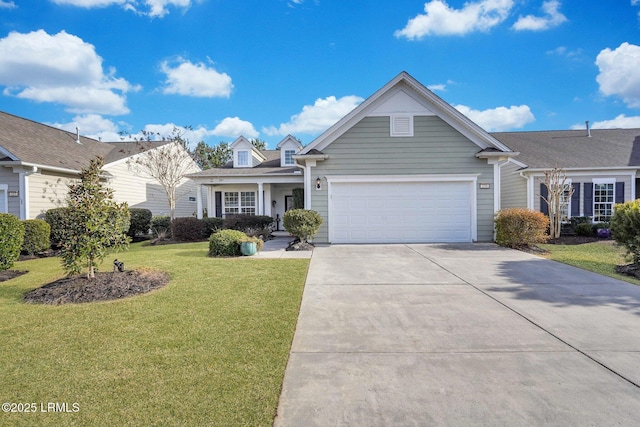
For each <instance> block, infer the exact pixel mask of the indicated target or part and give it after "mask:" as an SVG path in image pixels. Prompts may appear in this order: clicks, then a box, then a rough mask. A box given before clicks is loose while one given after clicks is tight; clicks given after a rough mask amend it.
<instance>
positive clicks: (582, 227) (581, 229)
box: [576, 222, 594, 236]
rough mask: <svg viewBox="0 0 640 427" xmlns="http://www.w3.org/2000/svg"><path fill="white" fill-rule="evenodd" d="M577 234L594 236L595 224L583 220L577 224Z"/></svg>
mask: <svg viewBox="0 0 640 427" xmlns="http://www.w3.org/2000/svg"><path fill="white" fill-rule="evenodd" d="M576 234H577V235H578V236H593V234H594V231H593V224H591V223H588V222H582V223H580V224H578V225H576Z"/></svg>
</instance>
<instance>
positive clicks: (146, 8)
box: [52, 0, 193, 18]
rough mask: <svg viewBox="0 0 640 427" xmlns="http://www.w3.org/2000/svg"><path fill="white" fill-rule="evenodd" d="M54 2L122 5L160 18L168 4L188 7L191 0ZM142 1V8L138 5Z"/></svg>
mask: <svg viewBox="0 0 640 427" xmlns="http://www.w3.org/2000/svg"><path fill="white" fill-rule="evenodd" d="M52 1H53V2H54V3H56V4H60V5H69V6H77V7H84V8H87V9H89V8H94V7H107V6H113V5H117V6H122V7H123V8H124V9H125V10H131V11H134V12H136V13H139V14H142V15H147V16H149V17H151V18H162V17H164V16H165V15H167V14H168V13H169V6H173V7H179V8H183V9H188V8H189V7H191V5H192V4H193V0H52ZM140 3H142V5H143V9H141V8H140V7H139V6H138V5H139V4H140Z"/></svg>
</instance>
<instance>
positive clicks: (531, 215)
mask: <svg viewBox="0 0 640 427" xmlns="http://www.w3.org/2000/svg"><path fill="white" fill-rule="evenodd" d="M495 223H496V243H497V244H499V245H500V246H506V247H508V248H519V247H524V246H530V245H534V244H536V243H543V242H545V241H546V240H547V238H548V235H547V229H548V228H549V217H547V216H545V215H544V214H543V213H542V212H536V211H533V210H531V209H522V208H512V209H503V210H501V211H499V212H498V213H497V214H496V218H495Z"/></svg>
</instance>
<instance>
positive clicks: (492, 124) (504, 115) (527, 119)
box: [455, 105, 536, 132]
mask: <svg viewBox="0 0 640 427" xmlns="http://www.w3.org/2000/svg"><path fill="white" fill-rule="evenodd" d="M455 109H456V110H458V111H460V112H461V113H462V114H464V115H465V116H467V117H468V118H469V119H471V120H472V121H473V122H475V123H476V124H477V125H478V126H480V127H481V128H483V129H484V130H486V131H488V132H502V131H507V130H511V129H518V128H521V127H523V126H524V125H526V124H528V123H532V122H534V121H535V120H536V119H535V117H534V115H533V113H532V112H531V109H530V108H529V106H527V105H512V106H511V107H509V108H507V107H497V108H492V109H488V110H484V111H479V110H473V109H471V108H469V107H467V106H466V105H456V106H455Z"/></svg>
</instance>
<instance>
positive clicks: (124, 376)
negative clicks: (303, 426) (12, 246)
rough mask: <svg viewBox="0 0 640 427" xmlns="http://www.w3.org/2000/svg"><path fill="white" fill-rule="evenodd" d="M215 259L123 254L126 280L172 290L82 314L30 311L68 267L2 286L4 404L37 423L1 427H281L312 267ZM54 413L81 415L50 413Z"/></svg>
mask: <svg viewBox="0 0 640 427" xmlns="http://www.w3.org/2000/svg"><path fill="white" fill-rule="evenodd" d="M207 249H208V247H207V243H192V244H180V245H166V246H155V247H153V246H147V247H142V246H141V245H140V244H136V245H132V247H131V249H130V250H129V251H127V252H123V253H119V254H117V257H118V259H120V260H121V261H124V262H125V266H126V268H127V269H132V268H136V267H142V266H146V267H151V268H157V269H162V270H165V271H167V272H168V273H170V275H171V282H170V283H169V284H168V285H167V286H166V287H164V288H162V289H160V290H156V291H153V292H151V293H149V294H146V295H141V296H137V297H133V298H128V299H123V300H119V301H111V302H102V303H91V304H79V305H64V306H42V305H27V304H24V303H23V302H22V296H23V295H24V293H25V292H26V291H28V290H30V289H33V288H36V287H39V286H41V285H43V284H45V283H47V282H50V281H53V280H55V279H57V278H59V277H61V276H62V270H61V268H60V260H59V259H57V258H49V259H39V260H32V261H24V262H19V263H16V265H15V266H14V269H16V270H28V271H29V273H28V274H25V275H23V276H20V277H18V278H15V279H12V280H9V281H6V282H2V283H0V319H2V321H1V322H0V342H1V343H2V344H1V345H0V372H1V375H0V402H15V403H36V404H37V412H36V413H0V425H12V426H13V425H25V426H27V425H29V426H36V425H38V426H40V425H42V426H48V425H51V426H54V425H55V426H58V425H102V426H108V425H114V426H123V425H140V426H143V425H144V426H153V425H202V426H205V425H219V426H235V425H250V426H260V425H263V426H268V425H271V424H272V421H273V417H274V415H275V411H276V407H277V402H278V397H279V394H280V388H281V385H282V379H283V376H284V369H285V365H286V362H287V358H288V354H289V350H290V346H291V341H292V339H293V333H294V329H295V325H296V320H297V315H298V310H299V306H300V300H301V297H302V289H303V285H304V280H305V276H306V272H307V268H308V263H309V262H308V260H298V259H252V258H240V259H214V258H208V257H207V256H206V253H207ZM108 267H110V265H109V264H108V263H106V265H105V269H107V268H108ZM48 402H57V403H68V406H69V410H70V411H72V410H73V409H74V407H73V405H72V404H73V403H77V404H78V405H77V407H78V408H79V411H78V412H67V413H64V412H63V413H51V412H41V411H40V404H41V403H42V404H44V405H45V408H46V405H47V403H48Z"/></svg>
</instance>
